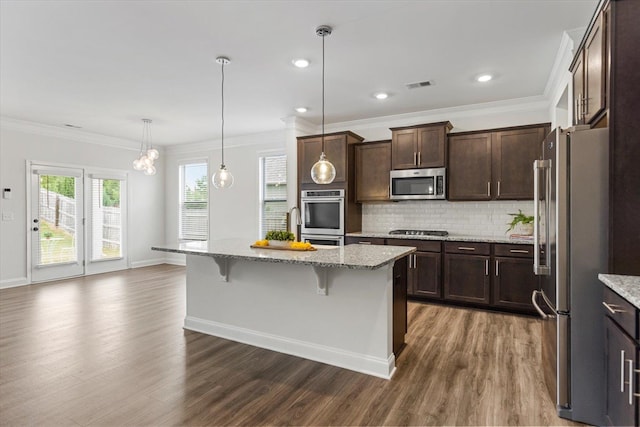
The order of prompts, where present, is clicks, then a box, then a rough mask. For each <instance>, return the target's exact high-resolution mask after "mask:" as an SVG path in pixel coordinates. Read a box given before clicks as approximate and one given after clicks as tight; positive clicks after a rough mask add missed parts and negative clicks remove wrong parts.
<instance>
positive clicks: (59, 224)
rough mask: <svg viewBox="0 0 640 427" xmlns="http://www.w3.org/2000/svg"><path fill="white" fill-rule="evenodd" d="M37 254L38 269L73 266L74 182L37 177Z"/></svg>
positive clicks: (52, 176) (75, 225)
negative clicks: (63, 264)
mask: <svg viewBox="0 0 640 427" xmlns="http://www.w3.org/2000/svg"><path fill="white" fill-rule="evenodd" d="M39 180H40V185H39V208H38V211H39V213H38V224H39V229H40V230H39V237H40V239H39V251H38V265H51V264H58V263H67V262H75V261H77V260H78V250H77V242H76V230H77V218H76V185H77V182H76V178H75V177H70V176H57V175H40V176H39Z"/></svg>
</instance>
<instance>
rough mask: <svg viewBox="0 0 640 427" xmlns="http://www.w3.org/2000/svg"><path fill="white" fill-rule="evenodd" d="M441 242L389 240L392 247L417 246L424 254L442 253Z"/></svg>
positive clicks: (388, 243) (388, 242)
mask: <svg viewBox="0 0 640 427" xmlns="http://www.w3.org/2000/svg"><path fill="white" fill-rule="evenodd" d="M440 244H441V242H440V241H439V240H417V239H387V245H390V246H415V247H416V248H417V249H418V250H419V251H422V252H440Z"/></svg>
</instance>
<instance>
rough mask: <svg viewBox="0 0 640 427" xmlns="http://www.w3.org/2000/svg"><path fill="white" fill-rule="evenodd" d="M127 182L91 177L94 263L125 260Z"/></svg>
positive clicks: (92, 251)
mask: <svg viewBox="0 0 640 427" xmlns="http://www.w3.org/2000/svg"><path fill="white" fill-rule="evenodd" d="M123 187H124V181H123V180H121V179H106V178H102V177H97V176H95V175H92V176H91V227H92V230H91V261H99V260H108V259H114V258H122V234H123V233H122V217H123V215H122V207H121V198H122V194H123Z"/></svg>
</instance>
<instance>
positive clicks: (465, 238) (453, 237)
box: [346, 231, 533, 245]
mask: <svg viewBox="0 0 640 427" xmlns="http://www.w3.org/2000/svg"><path fill="white" fill-rule="evenodd" d="M346 235H347V236H350V237H380V238H383V239H413V240H439V241H448V242H481V243H482V242H484V243H512V244H516V245H533V239H512V238H510V237H507V236H504V237H487V236H472V235H467V234H449V235H448V236H416V235H406V234H389V233H380V232H368V231H360V232H357V233H347V234H346Z"/></svg>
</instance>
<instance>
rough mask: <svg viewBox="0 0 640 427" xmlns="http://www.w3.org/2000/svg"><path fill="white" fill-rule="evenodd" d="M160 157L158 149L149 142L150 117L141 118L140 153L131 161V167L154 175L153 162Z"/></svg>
mask: <svg viewBox="0 0 640 427" xmlns="http://www.w3.org/2000/svg"><path fill="white" fill-rule="evenodd" d="M158 157H160V153H159V152H158V150H156V149H155V148H153V145H152V144H151V119H142V139H141V140H140V154H139V155H138V158H137V159H136V160H134V161H133V168H134V169H135V170H137V171H144V174H145V175H155V174H156V168H155V166H154V165H153V162H154V161H155V160H157V159H158Z"/></svg>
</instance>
